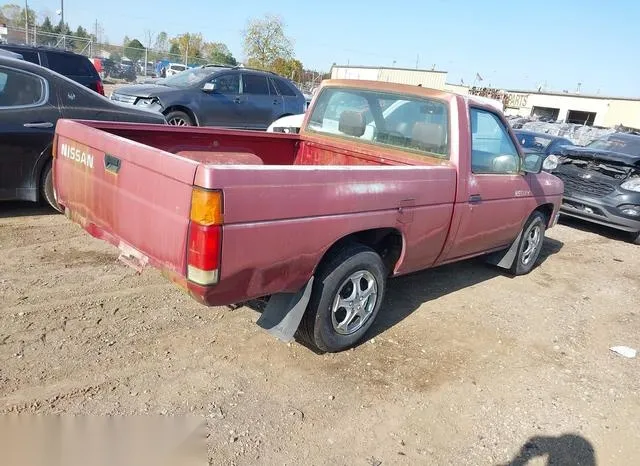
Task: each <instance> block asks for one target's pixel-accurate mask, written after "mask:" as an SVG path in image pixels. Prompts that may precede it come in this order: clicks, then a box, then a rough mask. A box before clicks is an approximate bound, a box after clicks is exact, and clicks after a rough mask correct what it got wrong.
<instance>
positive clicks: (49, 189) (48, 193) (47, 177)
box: [40, 162, 62, 212]
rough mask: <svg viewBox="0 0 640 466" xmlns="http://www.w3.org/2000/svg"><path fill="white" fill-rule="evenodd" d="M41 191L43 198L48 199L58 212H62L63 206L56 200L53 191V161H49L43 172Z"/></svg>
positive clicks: (48, 202)
mask: <svg viewBox="0 0 640 466" xmlns="http://www.w3.org/2000/svg"><path fill="white" fill-rule="evenodd" d="M40 192H41V194H42V198H43V199H44V200H45V201H47V204H49V205H50V206H51V207H53V208H54V209H56V210H57V211H58V212H62V207H60V204H58V201H56V196H55V194H54V191H53V170H52V169H51V163H50V162H49V163H48V164H47V166H46V167H44V170H43V172H42V182H41V183H40Z"/></svg>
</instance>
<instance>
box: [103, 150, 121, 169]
mask: <svg viewBox="0 0 640 466" xmlns="http://www.w3.org/2000/svg"><path fill="white" fill-rule="evenodd" d="M120 165H121V161H120V159H119V158H118V157H116V156H113V155H109V154H105V156H104V169H105V170H106V171H108V172H111V173H116V174H117V173H118V172H119V171H120Z"/></svg>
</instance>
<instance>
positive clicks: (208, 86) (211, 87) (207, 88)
mask: <svg viewBox="0 0 640 466" xmlns="http://www.w3.org/2000/svg"><path fill="white" fill-rule="evenodd" d="M217 89H218V86H216V83H204V86H202V91H203V92H215V91H216V90H217Z"/></svg>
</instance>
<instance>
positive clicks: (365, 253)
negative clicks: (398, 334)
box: [298, 244, 387, 353]
mask: <svg viewBox="0 0 640 466" xmlns="http://www.w3.org/2000/svg"><path fill="white" fill-rule="evenodd" d="M360 273H362V274H363V276H362V278H360V279H358V278H354V277H357V275H358V274H360ZM386 277H387V273H386V269H385V266H384V263H383V262H382V259H381V258H380V256H379V255H378V253H376V252H375V251H374V250H373V249H371V248H368V247H366V246H363V245H361V244H349V245H346V246H344V247H343V248H342V249H340V250H337V251H336V252H335V253H333V254H332V255H331V256H329V257H327V258H326V259H325V260H324V261H323V263H322V264H321V265H320V266H319V267H318V271H317V272H316V275H315V280H314V283H313V290H312V292H311V299H310V301H309V306H308V307H307V310H306V312H305V315H304V317H303V319H302V322H301V323H300V327H299V331H298V336H299V337H300V338H301V339H302V340H304V341H305V342H306V343H307V344H309V345H310V346H312V347H315V348H317V349H318V350H320V351H321V352H330V353H333V352H337V351H342V350H345V349H347V348H350V347H352V346H354V345H355V344H356V343H357V342H358V341H359V340H360V339H361V338H362V337H363V336H364V334H365V333H366V332H367V330H368V329H369V327H371V324H373V322H374V320H375V318H376V316H377V315H378V311H379V310H380V305H381V303H382V300H383V299H384V293H385V290H386ZM354 280H356V281H357V282H358V285H357V286H358V287H359V291H360V292H362V291H364V292H365V293H366V292H367V290H368V289H369V287H371V289H372V290H373V289H374V285H373V283H374V282H375V291H372V292H371V294H370V295H369V296H368V297H365V295H361V294H360V293H359V292H357V291H355V286H356V285H354V283H355V282H354ZM363 280H364V281H363ZM362 285H365V286H366V287H367V289H365V290H363V289H362V288H361V286H362ZM350 287H351V288H350ZM350 289H351V290H352V293H354V294H352V293H349V290H350ZM345 291H346V294H348V295H349V296H342V297H343V298H351V296H358V298H354V299H353V302H351V304H350V306H351V311H348V310H347V308H346V307H338V308H337V309H336V312H335V313H334V312H333V306H334V300H337V299H338V294H339V293H341V292H343V293H344V292H345ZM374 293H375V294H374ZM371 297H374V298H375V301H373V302H372V301H371ZM346 300H347V299H345V301H346ZM349 312H351V313H352V314H351V315H349ZM359 312H362V313H364V314H366V315H364V317H361V316H360V315H358V314H359ZM334 318H335V321H334ZM347 320H349V321H348V322H347ZM345 322H346V324H345ZM340 324H345V325H343V328H342V329H341V330H337V329H336V325H337V326H340ZM351 325H352V327H353V329H352V331H349V327H350V326H351Z"/></svg>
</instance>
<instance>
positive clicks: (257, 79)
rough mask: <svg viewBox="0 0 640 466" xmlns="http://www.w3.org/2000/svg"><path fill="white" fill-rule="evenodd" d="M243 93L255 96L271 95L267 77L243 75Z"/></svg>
mask: <svg viewBox="0 0 640 466" xmlns="http://www.w3.org/2000/svg"><path fill="white" fill-rule="evenodd" d="M242 93H243V94H254V95H269V84H268V82H267V77H266V76H264V75H259V74H243V75H242Z"/></svg>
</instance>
